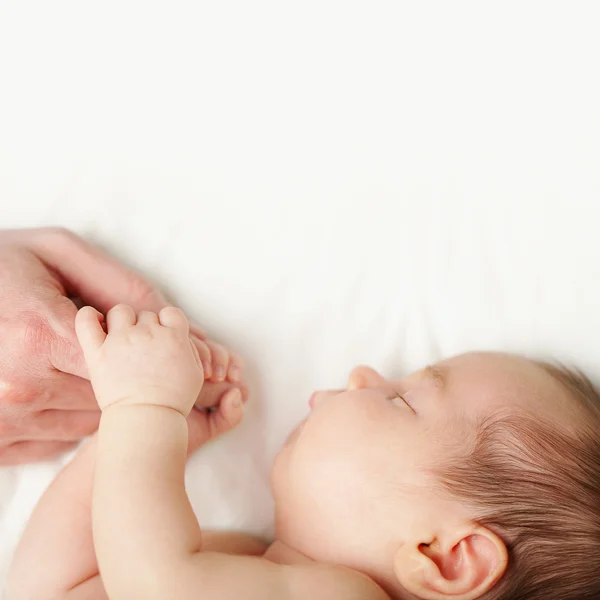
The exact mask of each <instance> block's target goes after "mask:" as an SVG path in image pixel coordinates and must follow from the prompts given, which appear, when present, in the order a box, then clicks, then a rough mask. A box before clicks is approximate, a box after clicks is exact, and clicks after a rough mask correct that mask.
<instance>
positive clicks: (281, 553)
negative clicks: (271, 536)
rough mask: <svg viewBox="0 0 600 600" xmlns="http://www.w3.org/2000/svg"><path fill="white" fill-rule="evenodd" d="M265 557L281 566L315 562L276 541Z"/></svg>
mask: <svg viewBox="0 0 600 600" xmlns="http://www.w3.org/2000/svg"><path fill="white" fill-rule="evenodd" d="M264 557H265V558H266V559H267V560H270V561H271V562H274V563H277V564H279V565H304V564H310V563H312V562H314V561H313V560H312V559H310V558H309V557H308V556H306V555H305V554H302V553H301V552H298V551H297V550H294V549H293V548H290V547H289V546H287V545H286V544H284V543H283V542H280V541H279V540H275V541H274V542H273V543H272V544H271V545H270V546H269V547H268V548H267V551H266V552H265V555H264Z"/></svg>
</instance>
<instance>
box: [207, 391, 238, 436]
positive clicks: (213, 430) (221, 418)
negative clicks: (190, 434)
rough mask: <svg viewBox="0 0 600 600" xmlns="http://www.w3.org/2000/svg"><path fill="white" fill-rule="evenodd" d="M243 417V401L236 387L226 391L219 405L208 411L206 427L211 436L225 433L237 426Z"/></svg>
mask: <svg viewBox="0 0 600 600" xmlns="http://www.w3.org/2000/svg"><path fill="white" fill-rule="evenodd" d="M243 418H244V403H243V402H242V394H241V392H240V390H238V389H237V388H232V389H231V390H229V391H228V392H226V393H225V394H224V395H223V397H222V398H221V402H219V407H218V408H217V409H216V410H215V411H213V412H210V413H208V427H209V430H210V434H211V438H215V437H218V436H220V435H223V434H224V433H227V432H228V431H229V430H230V429H233V428H234V427H237V426H238V425H239V424H240V423H241V422H242V419H243Z"/></svg>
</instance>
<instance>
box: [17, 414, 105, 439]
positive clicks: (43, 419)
mask: <svg viewBox="0 0 600 600" xmlns="http://www.w3.org/2000/svg"><path fill="white" fill-rule="evenodd" d="M101 414H102V413H101V412H100V411H99V410H55V409H48V410H44V411H42V412H40V413H38V414H37V415H35V416H34V417H33V418H32V419H31V420H30V421H29V423H28V426H27V432H26V435H27V438H29V439H33V440H36V441H61V442H70V441H77V440H80V439H81V438H84V437H86V436H88V435H91V434H92V433H94V431H96V430H97V429H98V426H99V425H100V416H101Z"/></svg>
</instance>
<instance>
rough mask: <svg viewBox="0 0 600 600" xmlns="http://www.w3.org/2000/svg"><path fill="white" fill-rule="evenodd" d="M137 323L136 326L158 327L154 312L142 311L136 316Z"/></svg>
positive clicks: (156, 316)
mask: <svg viewBox="0 0 600 600" xmlns="http://www.w3.org/2000/svg"><path fill="white" fill-rule="evenodd" d="M137 322H138V325H148V326H151V325H158V315H157V314H156V313H155V312H152V311H149V310H143V311H141V312H140V314H139V315H138V318H137Z"/></svg>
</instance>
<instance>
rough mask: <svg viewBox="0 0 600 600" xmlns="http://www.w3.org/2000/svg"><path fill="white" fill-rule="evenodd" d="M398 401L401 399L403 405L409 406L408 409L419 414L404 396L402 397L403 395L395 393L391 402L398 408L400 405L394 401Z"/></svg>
mask: <svg viewBox="0 0 600 600" xmlns="http://www.w3.org/2000/svg"><path fill="white" fill-rule="evenodd" d="M396 399H400V400H401V401H402V402H403V404H405V405H406V406H408V408H410V410H412V411H413V412H414V413H415V414H417V411H416V410H415V409H414V408H413V407H412V406H411V405H410V404H409V403H408V402H407V401H406V399H405V398H404V396H402V394H399V393H398V392H396V391H394V395H393V396H391V398H390V400H391V401H392V404H394V405H396V406H397V405H398V403H397V402H394V400H396Z"/></svg>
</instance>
